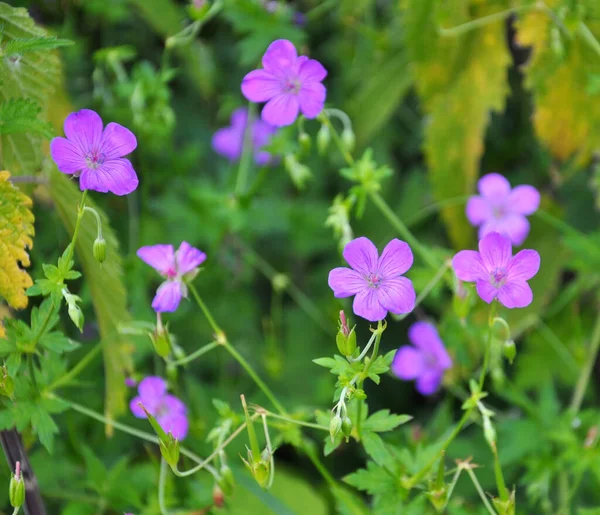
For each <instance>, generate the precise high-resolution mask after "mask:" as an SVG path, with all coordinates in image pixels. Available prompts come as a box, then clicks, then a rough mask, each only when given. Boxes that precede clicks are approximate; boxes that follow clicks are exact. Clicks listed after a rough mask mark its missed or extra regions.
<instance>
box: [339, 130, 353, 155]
mask: <svg viewBox="0 0 600 515" xmlns="http://www.w3.org/2000/svg"><path fill="white" fill-rule="evenodd" d="M342 143H343V144H344V148H345V149H346V151H348V152H352V151H353V150H354V145H356V137H355V136H354V131H353V130H352V129H350V128H348V129H344V130H343V131H342Z"/></svg>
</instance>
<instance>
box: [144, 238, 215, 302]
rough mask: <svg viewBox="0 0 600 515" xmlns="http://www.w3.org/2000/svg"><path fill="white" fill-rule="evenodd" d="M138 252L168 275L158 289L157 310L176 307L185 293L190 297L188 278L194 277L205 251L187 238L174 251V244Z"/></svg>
mask: <svg viewBox="0 0 600 515" xmlns="http://www.w3.org/2000/svg"><path fill="white" fill-rule="evenodd" d="M137 255H138V257H139V258H140V259H142V260H143V261H144V262H146V263H147V264H149V265H150V266H151V267H152V268H154V269H155V270H156V271H157V272H158V273H159V274H161V275H162V276H163V277H165V278H166V281H165V282H163V283H162V284H161V285H160V286H159V287H158V290H157V291H156V295H155V297H154V300H153V301H152V308H153V309H154V311H156V312H164V311H175V310H176V309H177V307H178V306H179V302H180V301H181V299H182V297H187V286H186V284H185V281H186V280H190V279H193V277H194V276H195V275H196V273H197V272H198V267H199V266H200V265H201V264H202V263H204V261H205V260H206V254H205V253H204V252H202V251H200V250H198V249H196V248H194V247H192V246H191V245H190V244H189V243H187V242H185V241H184V242H182V243H181V245H180V246H179V249H178V250H177V251H175V249H174V248H173V245H150V246H147V247H142V248H140V249H139V250H138V251H137Z"/></svg>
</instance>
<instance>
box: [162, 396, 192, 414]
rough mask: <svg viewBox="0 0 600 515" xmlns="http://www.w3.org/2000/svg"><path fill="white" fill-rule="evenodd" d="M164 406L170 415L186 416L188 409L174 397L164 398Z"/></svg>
mask: <svg viewBox="0 0 600 515" xmlns="http://www.w3.org/2000/svg"><path fill="white" fill-rule="evenodd" d="M162 404H163V407H164V408H166V410H167V411H168V412H169V413H173V414H175V413H179V414H181V415H185V414H186V413H187V407H186V405H185V404H184V402H183V401H182V400H181V399H179V398H177V397H175V396H174V395H169V394H167V395H165V396H164V397H163V400H162Z"/></svg>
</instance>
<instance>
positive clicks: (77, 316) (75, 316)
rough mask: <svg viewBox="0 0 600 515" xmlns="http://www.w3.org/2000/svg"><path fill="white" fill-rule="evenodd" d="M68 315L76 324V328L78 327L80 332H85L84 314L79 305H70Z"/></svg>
mask: <svg viewBox="0 0 600 515" xmlns="http://www.w3.org/2000/svg"><path fill="white" fill-rule="evenodd" d="M67 313H68V314H69V318H70V319H71V320H72V321H73V323H74V324H75V326H76V327H77V329H79V331H80V332H83V321H84V318H83V312H82V311H81V309H80V308H79V306H78V305H77V304H75V303H74V302H73V303H70V304H69V307H68V309H67Z"/></svg>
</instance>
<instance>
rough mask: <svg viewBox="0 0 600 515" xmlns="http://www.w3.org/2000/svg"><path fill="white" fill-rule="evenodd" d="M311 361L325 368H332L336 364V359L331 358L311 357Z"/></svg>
mask: <svg viewBox="0 0 600 515" xmlns="http://www.w3.org/2000/svg"><path fill="white" fill-rule="evenodd" d="M313 363H315V364H316V365H319V366H320V367H325V368H333V367H335V365H336V361H335V359H333V358H316V359H313Z"/></svg>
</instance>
